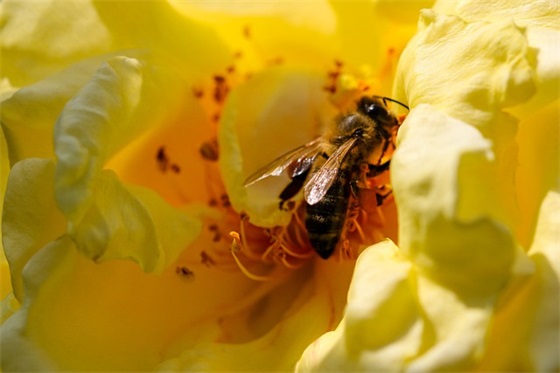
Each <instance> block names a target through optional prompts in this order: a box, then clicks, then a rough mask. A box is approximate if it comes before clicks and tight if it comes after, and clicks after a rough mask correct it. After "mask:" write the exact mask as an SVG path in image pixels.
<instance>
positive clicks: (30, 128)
mask: <svg viewBox="0 0 560 373" xmlns="http://www.w3.org/2000/svg"><path fill="white" fill-rule="evenodd" d="M106 58H107V57H106V56H103V57H95V58H91V59H87V60H84V61H81V62H79V63H76V64H74V65H71V66H69V67H68V68H66V69H64V70H62V71H61V72H58V73H56V74H53V75H51V76H49V77H47V78H45V79H43V80H40V81H38V82H37V83H34V84H31V85H28V86H26V87H23V88H20V89H14V90H13V92H10V94H7V95H6V96H5V98H4V99H3V100H2V111H1V113H0V118H1V121H2V126H3V128H4V130H5V134H6V140H7V142H8V150H9V155H10V163H11V164H14V163H15V162H17V161H19V160H21V159H24V158H30V157H39V158H50V157H52V156H53V154H54V151H53V144H52V141H45V139H50V138H51V137H52V133H53V128H54V123H55V122H56V119H57V117H58V116H59V115H60V112H61V111H62V108H63V107H64V105H65V104H66V102H67V101H68V100H69V99H70V98H71V97H72V96H73V95H75V94H76V92H78V90H79V89H80V88H81V87H82V86H83V85H84V84H85V83H86V82H87V81H88V80H89V79H90V77H91V75H92V74H93V73H94V72H95V70H96V69H97V67H98V66H99V65H100V64H101V63H102V62H103V61H104V60H105V59H106Z"/></svg>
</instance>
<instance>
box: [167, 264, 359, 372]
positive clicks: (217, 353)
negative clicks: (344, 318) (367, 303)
mask: <svg viewBox="0 0 560 373" xmlns="http://www.w3.org/2000/svg"><path fill="white" fill-rule="evenodd" d="M352 272H353V263H351V262H346V263H334V262H332V261H331V262H326V261H322V260H321V261H320V262H317V263H314V267H313V269H312V268H310V267H305V268H302V269H301V270H299V271H298V272H294V273H292V275H291V276H290V277H289V278H287V279H285V280H283V281H280V282H278V283H272V284H271V283H268V284H266V283H265V284H264V287H265V288H266V290H264V289H262V288H260V291H263V290H264V292H263V293H262V294H265V295H264V296H262V298H261V297H259V298H258V299H259V301H258V302H257V303H256V304H255V307H254V308H252V309H251V310H250V311H244V312H242V313H240V315H237V316H236V317H234V318H231V317H230V318H226V319H225V320H224V321H223V322H222V324H225V325H226V327H227V325H228V324H229V323H230V322H231V320H229V321H228V319H233V320H232V321H233V322H234V323H239V325H237V328H241V329H244V328H245V329H248V331H249V332H250V333H251V334H250V336H251V338H249V339H248V340H246V341H244V342H245V343H203V344H200V345H196V346H193V347H188V348H183V349H182V350H183V353H182V354H181V355H180V356H179V357H177V358H173V359H169V360H167V361H165V362H164V363H163V364H161V365H160V366H159V367H158V368H159V369H158V370H159V371H178V372H181V371H192V370H203V371H215V372H223V371H231V370H237V371H248V372H249V371H255V372H258V371H262V370H263V369H267V370H270V371H291V370H293V368H294V365H295V363H296V361H297V359H298V357H299V356H300V355H301V352H302V351H303V349H304V348H305V346H307V345H308V344H309V343H310V342H311V341H312V340H314V339H315V338H317V337H318V336H319V335H321V334H323V333H325V332H326V331H329V330H332V329H333V328H334V326H335V325H336V324H337V323H338V321H339V320H340V317H341V315H342V312H343V310H344V307H345V304H346V302H345V295H346V292H347V289H348V283H349V281H350V277H351V275H352ZM303 325H305V327H302V326H303ZM230 328H231V327H230ZM234 330H235V329H234ZM238 332H239V331H238ZM255 336H256V337H257V338H255ZM294 336H297V338H294ZM279 351H281V353H279Z"/></svg>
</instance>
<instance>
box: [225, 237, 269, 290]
mask: <svg viewBox="0 0 560 373" xmlns="http://www.w3.org/2000/svg"><path fill="white" fill-rule="evenodd" d="M229 235H230V237H232V238H233V242H232V244H231V254H232V255H233V259H234V260H235V262H236V263H237V266H238V267H239V269H240V270H241V272H242V273H243V274H244V275H245V276H247V277H248V278H250V279H251V280H254V281H270V280H273V279H274V278H276V276H261V275H255V274H254V273H251V271H249V270H248V269H247V268H246V267H245V266H244V265H243V263H242V262H241V260H240V259H239V257H238V256H237V253H238V252H240V251H241V248H242V243H241V240H240V237H239V233H237V232H230V233H229Z"/></svg>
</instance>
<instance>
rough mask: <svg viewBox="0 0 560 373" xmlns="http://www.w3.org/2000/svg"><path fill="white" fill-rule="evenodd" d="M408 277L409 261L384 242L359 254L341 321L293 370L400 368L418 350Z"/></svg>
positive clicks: (417, 315) (418, 326)
mask: <svg viewBox="0 0 560 373" xmlns="http://www.w3.org/2000/svg"><path fill="white" fill-rule="evenodd" d="M413 276H414V274H413V271H412V267H411V265H410V263H408V262H407V261H406V259H405V258H404V257H403V256H402V254H401V253H399V251H398V248H397V247H396V246H395V245H394V244H393V243H392V242H391V241H389V240H387V241H383V242H380V243H378V244H376V245H374V246H372V247H370V248H368V249H366V250H365V251H364V252H362V254H361V255H360V257H359V258H358V261H357V262H356V267H355V270H354V277H353V279H352V284H351V286H350V289H349V291H348V306H347V309H346V313H345V316H344V318H343V320H342V321H341V323H340V324H339V326H338V327H337V329H336V330H335V331H333V332H330V333H327V334H325V335H323V336H321V338H319V339H318V340H317V341H315V342H314V343H313V344H312V345H310V346H309V347H308V348H307V350H306V351H305V352H304V354H303V355H302V358H301V359H300V361H299V362H298V365H297V369H296V371H297V372H308V371H311V372H322V371H351V372H359V371H399V370H402V369H404V367H405V366H406V364H405V362H406V361H407V360H409V359H411V358H412V357H414V356H415V355H416V354H417V353H418V351H419V350H420V348H421V347H422V332H423V326H422V320H421V314H422V309H421V308H420V307H419V305H418V304H417V300H416V296H415V294H414V288H413V287H412V286H411V284H412V283H411V281H413Z"/></svg>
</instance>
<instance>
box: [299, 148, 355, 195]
mask: <svg viewBox="0 0 560 373" xmlns="http://www.w3.org/2000/svg"><path fill="white" fill-rule="evenodd" d="M356 140H357V139H356V138H353V139H350V140H348V141H346V142H345V143H344V144H342V145H341V146H340V147H339V148H338V149H336V151H335V152H334V153H333V154H332V155H331V156H330V157H329V159H327V161H326V162H325V164H324V165H323V166H322V167H321V168H320V169H319V170H318V171H317V172H315V173H314V174H313V176H311V179H309V181H308V182H307V184H305V187H304V196H305V201H306V202H307V203H308V204H310V205H314V204H316V203H317V202H319V201H320V200H322V199H323V197H325V194H327V191H328V190H329V188H330V187H331V185H332V183H333V182H334V180H335V179H336V176H337V175H338V172H339V171H340V166H341V165H342V161H343V160H344V158H345V157H346V154H348V152H349V151H350V149H352V147H353V146H354V143H355V142H356Z"/></svg>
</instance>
